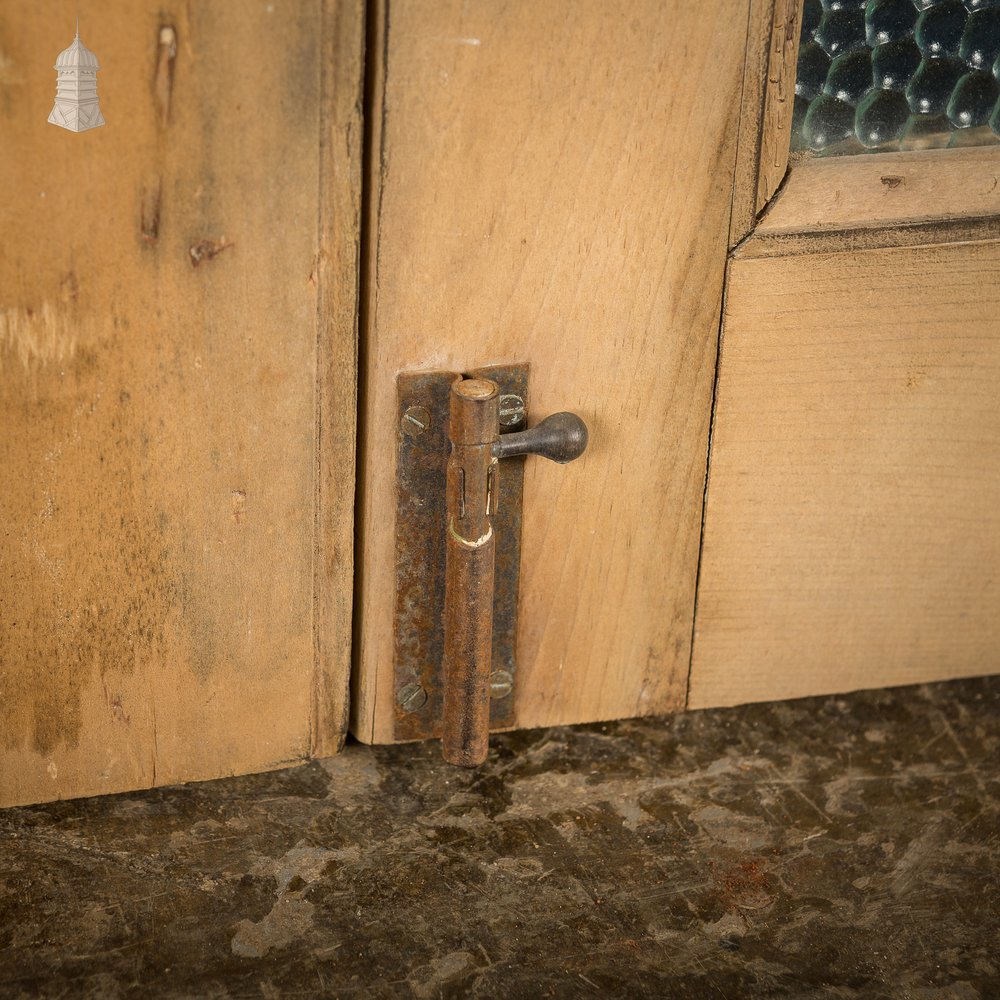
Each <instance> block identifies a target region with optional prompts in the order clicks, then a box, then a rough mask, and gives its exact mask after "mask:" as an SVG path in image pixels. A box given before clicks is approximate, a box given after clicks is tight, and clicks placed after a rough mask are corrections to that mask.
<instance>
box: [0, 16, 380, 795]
mask: <svg viewBox="0 0 1000 1000" xmlns="http://www.w3.org/2000/svg"><path fill="white" fill-rule="evenodd" d="M76 12H77V9H76V7H74V6H73V5H72V4H70V3H62V2H60V3H54V4H49V5H47V6H46V7H45V9H44V10H43V9H42V8H40V7H38V6H37V5H27V4H21V5H17V4H15V5H8V8H7V9H6V10H5V12H4V16H3V24H2V28H3V31H2V35H0V47H2V50H3V51H2V57H3V58H2V59H0V66H2V70H0V74H2V75H0V83H2V87H3V101H2V102H0V116H2V118H3V126H2V127H3V133H4V155H3V157H0V190H3V192H4V197H3V199H2V201H0V233H2V243H0V411H2V413H3V423H2V425H0V468H2V469H3V470H4V474H3V489H2V490H0V577H2V582H0V804H11V803H19V802H29V801H38V800H44V799H52V798H60V797H67V796H74V795H82V794H92V793H97V792H107V791H117V790H121V789H127V788H138V787H145V786H149V785H155V784H165V783H170V782H176V781H184V780H188V779H193V778H208V777H215V776H218V775H223V774H233V773H239V772H244V771H249V770H259V769H263V768H268V767H276V766H279V765H280V764H283V763H286V762H288V761H291V760H297V759H302V758H304V757H306V756H307V755H308V754H309V753H310V752H311V751H312V750H313V749H315V748H327V749H329V748H330V747H331V746H333V747H335V746H336V745H337V744H338V742H339V740H340V739H341V738H342V733H343V726H344V712H345V697H346V683H347V670H348V663H349V622H350V589H351V572H352V571H351V555H350V553H351V547H350V546H351V502H352V490H353V476H352V464H353V463H352V453H353V427H354V386H355V379H354V370H353V358H354V332H353V331H354V313H355V300H354V287H355V286H354V278H355V274H356V259H355V254H356V244H357V212H356V205H357V202H358V196H359V186H358V169H359V166H358V165H359V162H360V147H359V140H358V138H357V135H358V132H359V129H358V124H359V122H358V109H357V101H358V95H359V92H360V87H361V61H360V55H361V39H362V16H361V14H362V11H361V7H360V4H359V3H356V2H352V0H344V2H329V3H321V2H318V0H317V2H310V3H307V4H300V3H290V2H282V0H275V2H274V3H271V4H268V5H264V4H260V5H253V6H251V5H239V14H238V16H233V15H234V11H233V8H232V6H231V5H229V4H226V3H222V2H211V3H201V4H196V5H193V6H192V5H187V6H184V5H181V6H180V7H178V8H177V9H176V10H175V11H174V12H173V13H171V12H169V11H166V12H165V11H164V9H162V8H161V6H160V5H159V4H154V3H141V4H136V3H124V2H114V3H107V4H102V5H100V7H99V9H98V8H94V9H93V12H92V13H88V12H85V11H81V13H83V14H84V15H85V16H84V17H83V20H81V23H80V32H81V37H82V39H83V41H84V42H85V44H86V45H87V46H88V47H90V48H91V49H93V50H94V51H95V52H96V53H97V55H98V58H99V60H100V63H101V67H102V68H101V70H100V71H99V73H98V76H97V80H98V95H99V98H100V102H101V107H102V110H103V113H104V117H105V119H106V122H107V124H106V125H105V126H104V127H101V128H97V129H94V130H92V131H88V132H84V133H80V134H74V133H71V132H67V131H65V130H63V129H60V128H57V127H54V126H53V125H50V124H48V123H47V122H46V115H47V114H48V111H49V109H50V108H51V105H52V98H53V97H54V94H55V73H54V72H53V70H52V64H53V62H54V61H55V57H56V55H57V54H58V53H59V51H60V50H61V49H63V48H65V47H66V46H67V45H68V44H69V43H70V41H71V40H72V37H73V25H74V18H75V16H76ZM352 130H353V134H354V138H353V139H351V133H352ZM347 140H350V142H348V141H347ZM351 142H353V144H354V145H353V146H352V145H351ZM335 172H336V173H335ZM324 431H325V433H324ZM321 434H322V435H324V436H323V440H324V443H325V445H326V448H327V450H326V451H325V452H324V453H323V455H322V456H321V457H318V456H319V455H320V453H319V445H318V439H319V437H320V436H321ZM333 469H336V472H333V471H332V470H333ZM318 505H319V506H318ZM320 514H322V517H320V516H319V515H320ZM317 524H320V525H321V526H322V530H321V531H319V532H317V531H316V526H317ZM331 591H334V592H336V593H335V594H333V595H331ZM320 621H322V624H323V630H324V631H323V637H322V642H319V641H317V637H316V628H317V623H318V622H320Z"/></svg>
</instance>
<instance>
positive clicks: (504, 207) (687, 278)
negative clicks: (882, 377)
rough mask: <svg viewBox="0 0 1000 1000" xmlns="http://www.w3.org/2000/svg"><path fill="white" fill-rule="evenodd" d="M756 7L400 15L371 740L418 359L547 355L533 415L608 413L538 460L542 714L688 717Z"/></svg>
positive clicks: (369, 399)
mask: <svg viewBox="0 0 1000 1000" xmlns="http://www.w3.org/2000/svg"><path fill="white" fill-rule="evenodd" d="M748 6H749V5H748V3H747V2H745V0H728V2H726V3H722V4H719V5H716V7H715V8H713V11H712V13H711V15H710V16H706V14H705V12H704V11H703V10H702V9H701V8H698V7H695V6H691V5H690V4H684V3H680V2H670V3H663V2H662V0H641V2H638V3H636V2H630V3H618V2H613V3H605V2H596V0H585V2H582V3H581V2H579V0H573V2H570V0H558V2H546V3H513V4H511V3H504V2H500V0H488V2H484V3H477V4H473V5H470V4H467V3H462V2H459V0H446V2H441V0H392V2H391V3H387V2H385V0H382V2H380V3H378V4H376V16H377V23H376V30H375V35H376V38H377V39H378V43H377V44H376V45H375V46H374V49H375V51H376V52H377V53H378V57H377V58H378V62H377V65H376V66H375V67H374V70H373V73H374V79H375V81H376V86H375V93H374V95H373V102H374V106H373V109H372V110H373V123H374V129H375V132H374V136H373V147H372V149H373V152H372V173H371V175H370V177H369V178H368V180H369V182H370V184H371V185H372V189H371V192H370V203H371V215H370V217H369V219H368V220H367V223H368V227H369V235H370V256H369V258H368V261H367V267H368V274H367V281H366V295H367V298H366V310H367V322H366V325H365V328H364V334H363V335H364V338H365V348H364V349H365V356H366V372H367V374H366V377H365V381H364V388H363V401H364V403H363V405H364V408H363V424H364V427H365V439H364V444H363V448H362V458H361V462H362V472H361V484H362V488H361V496H362V505H361V508H360V511H359V517H360V519H361V525H360V527H361V535H360V538H361V547H360V550H359V555H360V563H361V565H362V574H361V586H360V598H361V607H360V615H361V617H360V622H361V625H360V632H359V649H358V664H359V672H358V676H357V678H356V683H355V699H354V704H353V712H354V722H353V726H354V732H355V733H356V734H357V735H358V736H359V737H360V738H361V739H364V740H373V741H387V740H391V739H393V716H394V701H395V697H396V692H395V690H394V679H393V638H392V627H393V604H394V584H395V572H394V563H393V559H394V538H393V530H394V526H393V516H394V506H395V502H394V492H395V469H394V463H395V456H396V441H397V435H398V433H399V428H398V427H397V425H396V416H395V414H396V403H395V399H396V397H395V380H396V376H397V374H398V373H399V372H400V371H404V370H412V369H444V370H450V371H468V370H470V369H474V368H478V367H481V366H485V365H489V364H496V363H511V362H521V361H527V362H529V363H530V364H531V366H532V371H531V388H530V399H531V404H530V405H531V414H530V416H531V418H532V419H533V420H537V419H538V418H539V417H541V416H544V415H545V414H547V413H549V412H552V411H553V410H559V409H571V410H575V411H577V412H579V413H580V414H581V415H582V416H583V417H584V418H585V419H586V420H587V421H588V423H589V424H590V426H591V431H592V435H591V447H590V449H589V451H588V453H587V454H586V455H585V456H584V457H583V458H582V459H581V460H580V461H578V462H576V463H574V464H573V465H571V466H567V467H556V466H552V465H550V464H547V463H545V462H542V461H538V460H535V461H532V462H529V464H528V466H527V473H526V481H525V487H524V496H525V506H524V525H523V550H522V551H523V553H524V556H523V559H522V568H521V600H520V606H519V636H518V646H517V655H518V681H517V691H516V704H515V708H516V716H517V723H518V725H520V726H538V725H548V724H554V723H563V722H576V721H581V720H590V719H606V718H611V717H617V716H630V715H636V714H645V713H651V712H662V711H665V710H668V709H674V708H678V707H681V706H683V704H684V699H685V691H686V684H687V673H688V664H689V652H690V637H691V623H692V618H693V601H694V587H695V576H696V569H697V559H698V545H699V536H700V527H701V503H702V495H703V488H704V476H705V460H706V453H707V435H708V421H709V410H710V401H711V394H712V385H713V378H714V365H715V350H716V341H717V335H718V319H719V308H720V296H721V288H722V275H723V269H724V265H725V255H726V250H727V239H728V230H729V214H730V207H731V202H732V191H733V175H734V165H735V159H736V136H737V128H736V126H737V122H738V118H739V107H740V95H741V87H742V77H743V59H744V52H745V47H746V44H747V23H748ZM765 63H766V60H765ZM753 183H754V190H755V191H756V175H754V178H753Z"/></svg>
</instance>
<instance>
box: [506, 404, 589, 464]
mask: <svg viewBox="0 0 1000 1000" xmlns="http://www.w3.org/2000/svg"><path fill="white" fill-rule="evenodd" d="M588 439H589V434H588V432H587V425H586V424H585V423H584V422H583V421H582V420H581V419H580V418H579V417H578V416H577V415H576V414H575V413H553V414H552V416H550V417H546V418H545V419H544V420H543V421H542V422H541V423H539V424H536V425H535V426H534V427H532V428H531V429H530V430H526V431H515V432H514V433H513V434H501V435H500V440H499V441H496V442H494V444H493V455H494V457H495V458H513V457H514V456H515V455H541V456H542V458H548V459H550V460H551V461H553V462H558V463H559V464H560V465H566V464H567V462H572V461H573V459H575V458H579V457H580V456H581V455H582V454H583V453H584V451H586V449H587V441H588Z"/></svg>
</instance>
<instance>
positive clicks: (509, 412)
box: [500, 392, 524, 427]
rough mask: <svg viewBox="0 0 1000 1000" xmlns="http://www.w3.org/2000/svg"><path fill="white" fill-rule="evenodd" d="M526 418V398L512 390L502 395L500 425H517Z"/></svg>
mask: <svg viewBox="0 0 1000 1000" xmlns="http://www.w3.org/2000/svg"><path fill="white" fill-rule="evenodd" d="M523 420H524V400H523V399H522V398H521V397H520V396H516V395H515V394H514V393H512V392H506V393H504V394H503V395H502V396H501V397H500V426H501V427H516V426H517V425H518V424H519V423H521V422H522V421H523Z"/></svg>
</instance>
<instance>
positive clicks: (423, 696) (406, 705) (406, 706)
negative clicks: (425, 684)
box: [396, 681, 427, 712]
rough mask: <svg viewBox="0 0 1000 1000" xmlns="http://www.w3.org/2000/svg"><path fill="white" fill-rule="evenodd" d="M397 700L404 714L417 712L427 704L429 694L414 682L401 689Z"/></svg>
mask: <svg viewBox="0 0 1000 1000" xmlns="http://www.w3.org/2000/svg"><path fill="white" fill-rule="evenodd" d="M396 700H397V701H398V702H399V707H400V708H402V709H403V711H404V712H416V711H418V710H419V709H421V708H423V707H424V705H426V704H427V692H426V691H425V690H424V689H423V688H422V687H421V686H420V685H419V684H417V683H416V682H415V681H414V682H411V683H409V684H406V685H404V686H403V687H402V688H400V691H399V694H398V695H396Z"/></svg>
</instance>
